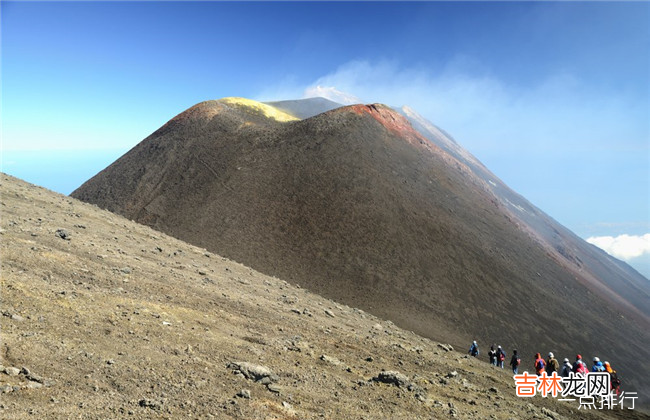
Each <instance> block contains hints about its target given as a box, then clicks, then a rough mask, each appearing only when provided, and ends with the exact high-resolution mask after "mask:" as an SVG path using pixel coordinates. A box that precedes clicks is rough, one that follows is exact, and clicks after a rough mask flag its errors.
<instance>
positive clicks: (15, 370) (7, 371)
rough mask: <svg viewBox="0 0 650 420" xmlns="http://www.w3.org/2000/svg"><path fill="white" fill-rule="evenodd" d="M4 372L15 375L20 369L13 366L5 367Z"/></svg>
mask: <svg viewBox="0 0 650 420" xmlns="http://www.w3.org/2000/svg"><path fill="white" fill-rule="evenodd" d="M4 372H5V373H6V374H7V375H9V376H17V375H19V374H20V369H18V368H15V367H6V368H5V370H4Z"/></svg>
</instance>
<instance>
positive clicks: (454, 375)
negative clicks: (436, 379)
mask: <svg viewBox="0 0 650 420" xmlns="http://www.w3.org/2000/svg"><path fill="white" fill-rule="evenodd" d="M456 376H458V372H456V371H455V370H454V371H452V372H449V373H448V374H447V378H455V377H456Z"/></svg>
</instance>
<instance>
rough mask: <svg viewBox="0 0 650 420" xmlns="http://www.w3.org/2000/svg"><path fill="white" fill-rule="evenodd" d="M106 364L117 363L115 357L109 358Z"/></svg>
mask: <svg viewBox="0 0 650 420" xmlns="http://www.w3.org/2000/svg"><path fill="white" fill-rule="evenodd" d="M106 364H107V365H114V364H115V360H113V359H109V360H107V361H106Z"/></svg>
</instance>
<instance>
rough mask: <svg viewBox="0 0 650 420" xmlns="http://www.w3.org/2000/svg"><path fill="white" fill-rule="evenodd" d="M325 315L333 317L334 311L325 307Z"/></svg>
mask: <svg viewBox="0 0 650 420" xmlns="http://www.w3.org/2000/svg"><path fill="white" fill-rule="evenodd" d="M325 315H327V316H329V317H331V318H334V317H335V315H334V312H332V311H330V310H329V309H325Z"/></svg>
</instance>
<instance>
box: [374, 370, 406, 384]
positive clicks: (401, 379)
mask: <svg viewBox="0 0 650 420" xmlns="http://www.w3.org/2000/svg"><path fill="white" fill-rule="evenodd" d="M372 380H373V381H375V382H382V383H385V384H392V385H397V386H398V387H406V386H408V385H409V383H410V382H409V378H408V377H407V376H406V375H404V374H402V373H399V372H397V371H392V370H390V371H384V372H379V375H377V376H376V377H375V378H372Z"/></svg>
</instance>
